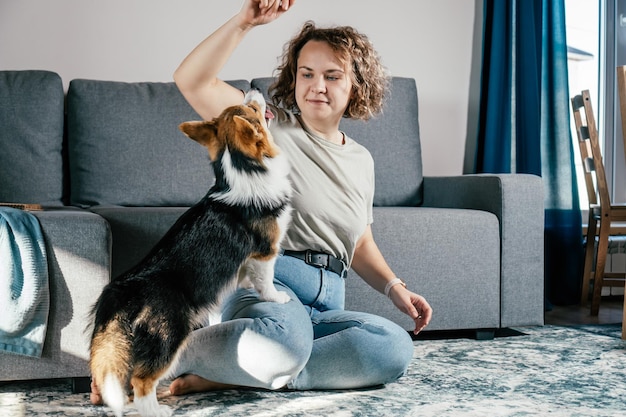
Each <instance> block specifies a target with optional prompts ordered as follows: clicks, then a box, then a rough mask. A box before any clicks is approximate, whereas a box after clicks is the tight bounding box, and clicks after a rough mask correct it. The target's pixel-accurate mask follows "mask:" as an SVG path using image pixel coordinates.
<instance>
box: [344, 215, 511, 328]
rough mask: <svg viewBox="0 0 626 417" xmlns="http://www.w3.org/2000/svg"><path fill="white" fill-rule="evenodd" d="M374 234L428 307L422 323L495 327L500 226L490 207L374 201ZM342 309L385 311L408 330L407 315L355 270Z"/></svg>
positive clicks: (431, 326)
mask: <svg viewBox="0 0 626 417" xmlns="http://www.w3.org/2000/svg"><path fill="white" fill-rule="evenodd" d="M372 230H373V233H374V238H375V239H376V242H377V244H378V246H379V248H380V250H381V252H382V253H383V255H384V256H385V259H386V260H387V262H388V263H389V265H390V266H391V269H393V271H394V272H395V273H396V274H397V275H398V276H399V277H401V278H402V279H403V280H404V281H405V282H406V283H407V287H408V288H409V289H410V290H412V291H414V292H416V293H418V294H420V295H422V296H424V297H425V298H426V299H427V300H428V302H429V303H430V305H431V306H432V308H433V318H432V321H431V324H430V325H429V326H428V330H448V329H477V328H497V327H500V300H501V297H500V289H501V286H500V232H499V223H498V218H497V217H496V216H495V215H494V214H492V213H489V212H486V211H481V210H464V209H438V208H423V207H418V208H409V207H396V208H394V207H374V223H373V224H372ZM346 286H347V288H346V294H349V296H348V297H347V299H346V309H348V310H356V311H366V312H370V313H374V314H378V315H382V316H384V317H387V318H389V319H391V320H393V321H395V322H396V323H398V324H400V325H401V326H403V327H404V328H405V329H407V330H412V329H413V322H412V320H411V319H410V318H409V317H408V316H406V315H404V314H403V313H401V312H400V311H399V310H398V309H396V308H395V306H394V305H393V304H392V303H391V301H390V300H388V299H387V298H386V297H385V296H384V295H382V294H379V293H377V292H375V291H372V289H371V288H369V287H368V286H367V284H365V282H363V281H362V280H361V279H360V278H358V276H357V275H356V274H355V273H354V271H350V272H349V274H348V278H347V281H346Z"/></svg>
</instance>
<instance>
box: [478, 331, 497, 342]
mask: <svg viewBox="0 0 626 417" xmlns="http://www.w3.org/2000/svg"><path fill="white" fill-rule="evenodd" d="M495 335H496V331H495V330H494V329H476V340H493V338H494V337H495Z"/></svg>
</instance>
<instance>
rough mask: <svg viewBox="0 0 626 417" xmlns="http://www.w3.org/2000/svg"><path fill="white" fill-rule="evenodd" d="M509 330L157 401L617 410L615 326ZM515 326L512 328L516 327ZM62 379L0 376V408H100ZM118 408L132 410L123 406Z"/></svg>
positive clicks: (206, 406)
mask: <svg viewBox="0 0 626 417" xmlns="http://www.w3.org/2000/svg"><path fill="white" fill-rule="evenodd" d="M517 330H519V331H520V332H522V334H521V335H518V336H509V337H497V338H496V339H494V340H488V341H477V340H472V339H467V338H448V339H439V340H437V339H434V340H433V339H432V338H430V337H427V338H425V340H418V341H416V342H415V355H414V361H413V362H412V364H411V367H410V369H409V372H408V375H406V376H405V377H403V378H401V379H400V380H398V381H397V382H395V383H392V384H388V385H386V386H384V387H378V388H373V389H367V390H353V391H332V392H329V391H325V392H322V391H314V392H290V391H281V392H267V391H258V390H241V391H224V392H219V393H204V394H195V395H189V396H183V397H173V396H170V395H168V392H167V385H166V384H165V383H164V384H163V385H162V386H161V387H160V390H159V397H160V401H161V403H164V404H168V405H169V406H171V407H172V408H173V409H174V415H176V416H190V417H191V416H194V417H203V416H245V417H253V416H254V417H256V416H258V417H260V416H324V417H328V416H333V417H344V416H345V417H347V416H368V417H369V416H394V417H397V416H454V417H457V416H481V417H483V416H535V415H537V416H538V415H541V416H545V415H550V416H623V415H626V342H625V341H622V340H621V338H620V332H621V326H619V325H605V326H578V327H559V326H545V327H536V328H519V329H517ZM518 334H519V333H518ZM108 411H109V410H107V409H106V408H104V407H94V406H91V405H89V402H88V395H87V394H72V393H71V390H70V385H69V383H68V381H65V380H55V381H37V382H32V381H31V382H19V383H5V384H2V385H0V416H3V417H4V416H10V417H18V416H105V415H110V414H108ZM125 415H126V416H137V412H136V411H135V410H134V409H133V408H132V405H131V406H129V407H128V410H127V412H126V414H125Z"/></svg>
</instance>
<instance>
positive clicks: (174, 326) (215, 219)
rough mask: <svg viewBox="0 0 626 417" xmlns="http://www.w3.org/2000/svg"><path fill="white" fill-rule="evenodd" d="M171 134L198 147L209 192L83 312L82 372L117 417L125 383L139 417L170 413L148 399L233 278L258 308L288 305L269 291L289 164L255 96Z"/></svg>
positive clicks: (286, 202)
mask: <svg viewBox="0 0 626 417" xmlns="http://www.w3.org/2000/svg"><path fill="white" fill-rule="evenodd" d="M180 129H181V130H182V131H183V133H185V134H186V135H187V136H188V137H190V138H191V139H193V140H195V141H196V142H198V143H199V144H201V145H203V146H205V147H206V148H207V149H208V153H209V157H210V159H211V161H212V165H213V170H214V172H215V184H214V185H213V186H212V187H211V188H210V189H209V191H208V193H207V194H206V195H205V196H204V197H203V198H202V199H201V200H200V201H199V202H198V203H196V204H195V205H194V206H192V207H191V208H189V209H188V210H187V211H186V212H185V213H184V214H183V215H182V216H181V217H180V218H179V219H178V220H177V221H176V223H175V224H174V225H173V226H172V227H171V228H170V229H169V231H168V232H167V233H166V234H165V235H164V236H163V238H162V239H161V240H160V241H159V242H158V243H157V244H156V245H155V246H154V248H152V250H151V251H150V252H149V253H148V255H147V256H146V257H145V258H144V259H143V260H142V261H141V262H139V263H138V264H137V265H136V266H134V267H133V268H131V269H130V270H128V271H127V272H125V273H124V274H122V275H120V276H118V277H117V278H115V279H114V280H112V281H111V282H110V283H109V284H108V285H107V286H106V287H105V288H104V289H103V292H102V294H101V295H100V297H99V299H98V301H97V302H96V304H95V306H94V308H93V323H94V327H93V333H92V338H91V346H90V362H89V365H90V369H91V374H92V378H93V379H94V382H95V384H96V385H97V386H98V388H99V390H100V393H101V395H102V399H103V401H104V403H105V404H106V405H108V406H109V407H111V408H112V409H113V411H114V413H115V415H116V416H118V417H121V416H122V413H123V410H124V407H125V405H126V401H127V398H128V396H127V387H128V386H129V384H130V385H132V387H133V391H134V400H133V402H134V404H135V406H136V407H137V410H138V412H139V414H140V415H141V416H144V417H146V416H158V417H164V416H170V415H171V414H172V411H171V409H170V408H169V407H167V406H165V405H159V403H158V401H157V397H156V388H157V385H158V382H159V380H160V378H161V377H163V375H164V374H165V373H166V372H167V371H168V369H169V367H170V366H171V365H172V364H173V363H174V361H175V360H176V358H177V352H178V351H179V350H180V348H181V347H182V346H183V345H184V342H185V339H186V338H187V336H188V335H189V334H190V332H191V331H192V330H193V329H194V328H197V327H198V326H199V325H200V324H201V323H202V319H204V317H206V313H207V311H211V309H215V308H216V307H217V306H218V305H219V301H220V299H221V298H222V297H223V296H224V294H225V293H226V292H228V291H229V290H230V291H232V290H233V288H234V287H235V285H236V283H237V281H238V280H244V281H245V284H246V286H248V287H249V286H252V287H254V288H255V289H256V290H257V291H258V293H259V294H260V297H261V299H263V300H265V301H273V302H278V303H286V302H288V301H289V300H290V298H289V295H287V293H285V292H282V291H277V290H276V288H275V287H274V285H273V276H274V263H275V261H276V256H277V255H278V253H279V244H280V241H281V239H282V237H283V235H284V232H285V230H286V228H287V225H288V223H289V216H290V210H291V207H290V197H291V185H290V182H289V180H288V171H289V166H288V163H287V161H286V159H285V157H284V156H283V155H281V153H280V150H279V149H278V147H277V146H276V145H275V144H274V141H273V138H272V136H271V134H270V132H269V130H268V129H267V122H266V120H265V100H264V99H263V96H262V95H261V94H260V93H259V92H258V91H256V90H252V91H250V92H249V93H248V94H246V97H245V99H244V103H243V104H242V105H238V106H232V107H229V108H227V109H225V110H224V111H223V112H222V114H221V115H220V116H219V117H217V118H215V119H213V120H212V121H192V122H185V123H182V124H181V125H180Z"/></svg>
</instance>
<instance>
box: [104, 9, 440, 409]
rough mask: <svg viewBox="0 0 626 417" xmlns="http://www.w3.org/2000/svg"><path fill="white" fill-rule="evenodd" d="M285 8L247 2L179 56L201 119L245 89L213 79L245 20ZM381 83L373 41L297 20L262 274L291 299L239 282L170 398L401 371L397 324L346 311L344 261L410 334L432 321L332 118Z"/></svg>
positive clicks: (371, 380) (185, 363)
mask: <svg viewBox="0 0 626 417" xmlns="http://www.w3.org/2000/svg"><path fill="white" fill-rule="evenodd" d="M293 3H294V0H283V1H282V2H281V1H278V0H245V2H244V5H243V6H242V8H241V10H240V12H239V13H238V14H237V15H235V16H234V17H233V18H231V19H230V20H229V21H227V22H226V23H225V24H224V25H223V26H222V27H220V28H219V29H217V30H216V31H215V32H214V33H213V34H212V35H210V36H209V37H208V38H207V39H205V40H204V41H203V42H201V43H200V44H199V45H198V46H197V47H196V48H195V49H194V50H193V51H192V52H191V53H190V54H189V55H188V56H187V57H186V58H185V60H184V61H183V62H182V64H181V65H180V67H179V68H178V69H177V70H176V73H175V75H174V79H175V81H176V84H177V86H178V88H179V89H180V91H181V93H182V94H183V95H184V97H185V98H186V99H187V101H188V102H189V103H190V105H191V106H192V107H193V108H194V109H195V110H196V111H197V112H198V114H200V115H201V116H202V117H203V118H204V119H206V120H211V119H212V118H214V117H216V116H218V115H219V114H220V113H221V112H222V110H223V109H225V108H226V107H228V106H231V105H236V104H240V103H241V102H242V100H243V97H244V94H243V92H242V91H241V90H238V89H236V88H234V87H232V86H230V85H229V84H227V83H225V82H224V81H222V80H220V79H218V78H217V75H218V73H219V71H220V70H221V69H222V67H223V66H224V64H225V63H226V61H227V60H228V59H229V57H230V56H231V54H232V52H233V51H234V50H235V49H236V47H237V46H238V45H239V43H240V42H241V40H242V39H243V38H244V37H245V35H246V34H247V33H248V32H250V30H251V29H252V28H254V27H255V26H258V25H261V24H266V23H270V22H272V21H274V20H275V19H277V18H278V17H279V16H281V15H282V14H284V13H285V12H287V11H288V10H289V9H290V8H291V6H292V5H293ZM387 82H388V79H387V77H386V75H385V71H384V68H383V67H382V65H381V62H380V59H379V57H378V55H377V54H376V52H375V50H374V48H373V46H372V44H371V43H370V42H369V40H368V39H367V37H366V36H364V35H362V34H360V33H359V32H357V31H356V30H354V29H353V28H351V27H332V28H317V27H316V26H315V25H314V24H313V23H312V22H307V23H306V24H304V26H303V28H302V30H301V31H300V33H299V34H298V35H296V37H294V38H293V39H292V40H291V41H290V42H288V43H287V45H286V47H285V50H284V53H283V58H282V63H281V65H280V66H279V67H278V68H277V73H276V83H275V84H274V85H273V86H272V88H271V89H270V91H271V96H272V100H273V102H274V105H271V106H268V108H269V109H270V110H271V114H268V117H269V118H273V120H272V123H271V126H270V130H271V132H272V135H273V136H274V140H275V141H276V143H277V144H278V145H279V147H280V148H281V150H282V152H284V153H285V154H286V155H287V156H288V158H289V159H290V162H291V165H292V172H291V176H290V179H291V182H292V184H293V188H294V196H293V201H292V204H293V208H294V210H293V219H292V222H291V225H290V228H289V230H288V231H287V236H286V238H285V240H284V241H283V242H282V247H283V249H284V253H283V254H282V255H281V256H279V258H278V260H277V261H276V269H275V281H274V283H275V285H276V287H277V289H279V290H283V291H287V292H288V293H289V294H290V295H291V298H292V301H290V302H288V303H286V304H277V303H271V302H263V301H261V300H259V298H258V294H257V293H256V292H255V291H254V290H251V289H238V290H237V291H236V292H235V293H234V295H232V296H231V297H229V298H228V299H227V300H226V301H225V304H224V306H223V309H222V321H221V322H220V323H218V324H214V325H211V326H208V327H203V328H200V329H198V330H196V331H194V332H193V333H192V335H191V336H190V338H189V340H188V342H187V344H186V345H185V347H184V349H183V350H182V352H181V354H180V357H179V360H178V362H177V365H176V366H175V368H174V369H172V376H176V378H175V379H174V380H173V381H172V383H171V385H170V391H171V392H172V394H174V395H180V394H186V393H190V392H198V391H207V390H216V389H224V388H232V387H257V388H265V389H282V388H289V389H295V390H310V389H348V388H361V387H367V386H373V385H380V384H385V383H387V382H390V381H394V380H396V379H397V378H399V377H400V376H402V375H403V374H404V373H405V371H406V369H407V367H408V365H409V362H410V360H411V357H412V354H413V343H412V340H411V337H410V335H409V334H408V332H406V331H405V330H403V329H402V328H401V327H400V326H398V325H396V324H394V323H393V322H391V321H389V320H387V319H384V318H382V317H378V316H375V315H371V314H366V313H361V312H352V311H346V310H344V296H345V283H344V279H345V270H346V269H347V268H352V269H353V270H354V271H355V272H356V273H357V274H358V275H359V276H360V277H361V278H362V279H363V280H365V282H367V283H368V284H369V285H370V286H371V287H373V289H374V290H377V291H380V292H381V293H384V294H386V295H387V296H388V297H389V298H390V300H391V301H390V302H393V304H394V305H395V306H396V307H397V308H398V309H400V310H401V311H403V312H404V313H406V314H407V315H409V316H410V317H411V318H412V319H413V320H414V321H415V330H414V332H415V333H416V334H417V333H418V332H419V331H421V330H422V329H423V328H424V327H426V326H427V325H428V323H429V321H430V319H431V315H432V309H431V307H430V306H429V304H428V302H427V301H426V300H425V299H424V298H423V297H422V296H420V295H418V294H415V293H413V292H411V291H410V290H409V289H407V288H406V286H405V285H404V283H403V282H402V281H401V280H400V279H398V278H396V276H395V275H394V273H393V271H392V270H391V268H390V267H389V265H388V264H387V263H386V262H385V259H384V258H383V255H382V254H381V252H380V250H379V249H378V246H377V245H376V243H375V241H374V237H373V235H372V230H371V224H372V222H373V215H372V211H373V210H372V204H373V197H374V165H373V160H372V157H371V155H370V153H369V152H368V151H367V150H366V149H365V148H364V147H363V146H361V145H359V144H358V143H357V142H356V141H355V140H354V139H352V138H350V137H348V136H347V135H346V134H345V133H343V132H342V131H340V130H339V122H340V121H341V119H342V117H348V118H354V119H368V118H370V117H371V116H373V115H375V114H376V113H378V112H380V110H381V108H382V106H383V100H384V97H385V93H386V92H387V90H386V88H387ZM305 254H308V255H307V256H305ZM93 390H94V392H93V393H92V401H94V402H98V400H99V398H98V397H99V395H98V392H97V387H93Z"/></svg>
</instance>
